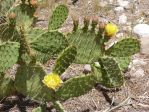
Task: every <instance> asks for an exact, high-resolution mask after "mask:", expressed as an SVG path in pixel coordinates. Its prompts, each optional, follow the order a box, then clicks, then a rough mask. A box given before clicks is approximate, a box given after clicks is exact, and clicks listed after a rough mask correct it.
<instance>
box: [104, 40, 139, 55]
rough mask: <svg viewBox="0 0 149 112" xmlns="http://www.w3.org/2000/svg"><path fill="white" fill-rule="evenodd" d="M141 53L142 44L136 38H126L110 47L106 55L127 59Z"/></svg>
mask: <svg viewBox="0 0 149 112" xmlns="http://www.w3.org/2000/svg"><path fill="white" fill-rule="evenodd" d="M139 51H140V42H139V41H138V40H137V39H134V38H124V39H122V40H120V41H119V42H117V43H116V44H114V45H113V46H112V47H110V48H109V49H108V50H107V51H106V54H107V55H110V56H113V57H127V56H131V55H133V54H135V53H138V52H139Z"/></svg>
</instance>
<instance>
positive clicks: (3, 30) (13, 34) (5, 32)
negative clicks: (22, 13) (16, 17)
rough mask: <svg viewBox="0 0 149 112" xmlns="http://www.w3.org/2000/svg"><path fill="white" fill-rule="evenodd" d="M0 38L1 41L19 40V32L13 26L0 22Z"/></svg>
mask: <svg viewBox="0 0 149 112" xmlns="http://www.w3.org/2000/svg"><path fill="white" fill-rule="evenodd" d="M0 34H1V35H0V40H1V41H2V42H6V41H8V40H10V41H18V40H19V37H20V36H19V33H18V31H17V30H16V29H15V28H11V27H9V25H8V24H7V23H6V24H2V25H0Z"/></svg>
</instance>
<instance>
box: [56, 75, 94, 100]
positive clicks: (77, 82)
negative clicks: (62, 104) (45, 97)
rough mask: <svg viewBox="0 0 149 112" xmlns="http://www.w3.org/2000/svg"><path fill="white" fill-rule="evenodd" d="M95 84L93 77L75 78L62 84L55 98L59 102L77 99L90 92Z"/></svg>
mask: <svg viewBox="0 0 149 112" xmlns="http://www.w3.org/2000/svg"><path fill="white" fill-rule="evenodd" d="M95 83H96V81H95V78H94V76H93V75H82V76H77V77H74V78H71V79H69V80H67V81H66V82H64V83H63V85H62V86H61V87H60V88H59V89H58V90H57V92H56V96H57V98H58V99H61V100H67V99H69V98H72V97H78V96H80V95H83V94H85V93H87V92H88V91H89V90H91V89H92V88H93V87H94V85H95Z"/></svg>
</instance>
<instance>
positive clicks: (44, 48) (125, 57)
mask: <svg viewBox="0 0 149 112" xmlns="http://www.w3.org/2000/svg"><path fill="white" fill-rule="evenodd" d="M6 1H7V0H6ZM35 1H36V0H35ZM7 2H8V1H7ZM14 2H15V0H14ZM36 2H38V1H36ZM4 3H5V2H4ZM10 4H11V5H12V6H13V7H12V8H11V7H10ZM5 5H6V4H5ZM37 6H38V5H37V4H36V6H35V3H34V2H33V1H32V0H28V1H26V0H21V2H19V3H18V4H17V5H13V1H12V2H11V3H8V7H7V8H9V10H8V12H7V13H4V15H3V16H4V17H6V18H5V19H4V20H5V21H0V22H1V23H0V34H1V35H0V81H1V82H0V89H1V90H3V91H1V92H0V98H3V97H5V96H8V95H10V94H12V92H13V91H17V92H19V93H21V94H23V95H25V96H27V97H29V98H31V99H34V100H36V101H38V102H39V103H41V104H46V102H47V101H51V102H53V105H54V107H55V108H57V109H58V110H59V111H61V112H63V111H65V110H64V109H63V108H62V106H61V104H60V103H59V101H63V100H67V99H69V98H72V97H78V96H80V95H83V94H85V93H87V92H88V91H89V90H91V89H92V88H94V87H95V85H96V84H98V83H100V84H102V85H103V86H105V87H107V88H115V87H120V86H122V85H123V82H124V78H123V71H124V70H125V69H126V68H127V67H128V65H129V62H130V59H131V56H132V55H133V54H135V53H137V52H139V50H140V42H139V41H138V40H137V39H135V38H132V37H127V38H121V39H120V40H119V41H118V42H116V43H115V44H114V45H112V46H111V47H110V48H108V49H105V42H106V41H108V40H109V37H108V36H107V37H106V35H105V34H104V33H105V31H104V28H98V27H97V25H98V21H97V19H93V20H92V22H91V23H90V18H84V26H83V27H80V25H79V21H78V20H73V25H74V28H73V30H72V32H71V33H68V34H66V35H64V34H63V33H60V32H59V31H58V28H60V27H61V26H62V24H63V23H64V22H65V20H66V19H67V17H68V13H69V10H68V8H67V6H65V5H58V6H57V7H56V8H55V10H54V11H53V13H52V16H51V17H50V18H49V25H48V29H47V30H43V29H41V28H35V27H34V25H33V24H35V22H36V21H35V20H36V19H37V17H35V16H34V15H35V13H36V9H37ZM0 7H2V8H0V10H3V12H5V10H4V9H5V6H4V8H3V6H1V5H0ZM90 26H91V27H90ZM53 57H54V58H55V57H56V62H55V64H54V66H53V68H52V73H53V74H56V75H57V76H58V77H59V78H60V76H61V75H62V74H63V73H64V72H65V71H66V69H67V68H68V67H69V66H70V65H71V64H72V63H73V62H74V63H77V64H87V63H88V64H91V65H92V72H91V73H89V74H83V73H82V74H81V75H78V76H76V77H73V78H70V79H68V80H66V81H63V83H62V84H61V85H60V86H59V87H58V88H56V89H53V88H52V87H51V88H50V85H49V86H47V85H46V84H45V83H43V80H44V78H45V76H46V74H48V73H47V72H46V70H45V69H44V66H43V64H44V63H46V62H47V61H48V60H49V59H50V58H53ZM94 62H98V63H99V66H97V65H96V64H94ZM14 64H18V65H19V67H18V68H17V73H16V75H15V80H12V79H10V78H8V77H5V76H6V75H5V73H6V71H7V70H8V69H9V68H11V67H12V66H13V65H14ZM52 73H51V74H52ZM53 80H54V79H53ZM33 111H35V112H36V111H42V108H40V107H38V108H36V109H34V110H33Z"/></svg>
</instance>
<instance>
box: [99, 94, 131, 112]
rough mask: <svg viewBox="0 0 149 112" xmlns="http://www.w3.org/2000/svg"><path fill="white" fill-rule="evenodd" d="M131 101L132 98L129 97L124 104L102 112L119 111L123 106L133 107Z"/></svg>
mask: <svg viewBox="0 0 149 112" xmlns="http://www.w3.org/2000/svg"><path fill="white" fill-rule="evenodd" d="M130 99H131V98H130V97H129V96H128V97H127V98H126V99H125V100H124V101H123V102H121V103H120V104H118V105H117V106H114V107H112V108H109V109H106V110H103V111H100V112H111V111H113V110H116V109H118V108H120V107H123V106H126V105H131V104H132V103H129V102H130Z"/></svg>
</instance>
